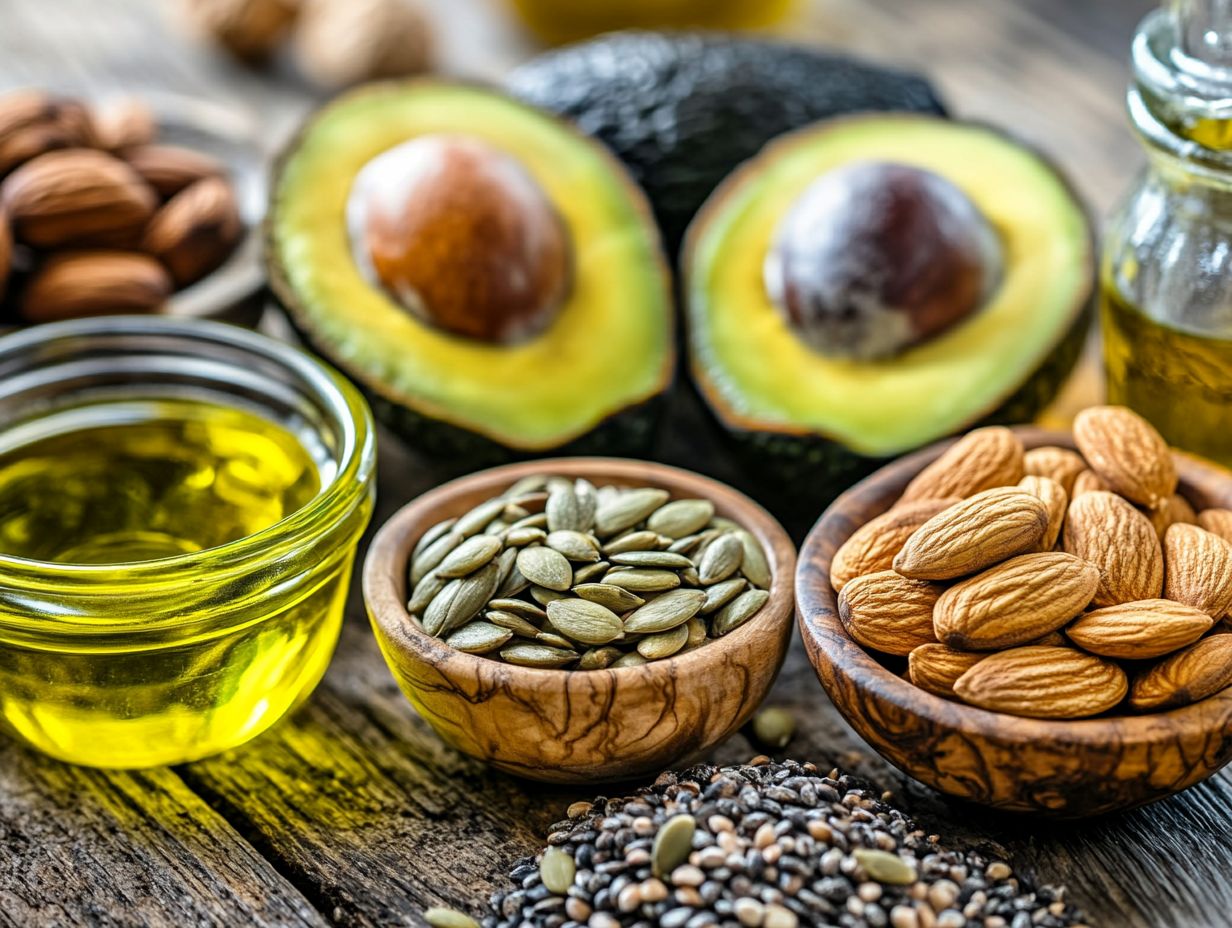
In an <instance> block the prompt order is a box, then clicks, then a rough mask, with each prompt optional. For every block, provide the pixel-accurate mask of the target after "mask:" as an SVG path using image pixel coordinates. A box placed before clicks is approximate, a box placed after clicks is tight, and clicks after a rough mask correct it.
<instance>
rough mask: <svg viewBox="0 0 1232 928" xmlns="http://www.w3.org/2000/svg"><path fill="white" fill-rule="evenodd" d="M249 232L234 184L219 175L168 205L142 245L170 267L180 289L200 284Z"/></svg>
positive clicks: (160, 212)
mask: <svg viewBox="0 0 1232 928" xmlns="http://www.w3.org/2000/svg"><path fill="white" fill-rule="evenodd" d="M243 230H244V224H243V222H242V221H241V220H240V214H239V209H238V207H237V206H236V203H235V195H234V194H233V193H232V192H231V185H230V184H228V183H227V182H226V181H225V180H223V179H222V178H219V177H207V178H205V180H199V181H197V182H196V183H195V184H193V185H192V186H190V187H188V188H187V189H186V190H184V191H182V192H180V193H178V194H176V195H175V196H174V197H172V198H171V199H170V200H168V201H167V205H166V206H164V207H163V208H162V209H160V210H159V211H158V213H157V215H155V216H154V218H153V219H152V220H151V221H150V226H149V228H148V229H147V230H146V233H145V238H144V240H143V241H142V250H144V251H148V252H149V253H150V254H152V255H154V256H155V257H156V258H158V259H159V260H160V261H162V262H163V264H165V265H166V266H167V269H168V270H169V271H171V276H172V277H173V278H174V279H175V282H176V284H177V285H178V286H181V287H184V286H187V285H188V284H191V283H194V282H195V281H197V280H200V279H201V278H202V277H204V276H205V275H206V274H208V273H209V272H210V271H212V270H214V269H215V268H217V267H218V266H219V265H220V264H222V263H223V261H225V260H226V259H227V256H228V255H230V254H231V252H232V251H234V250H235V245H236V243H237V242H238V241H239V238H240V235H241V233H242V232H243Z"/></svg>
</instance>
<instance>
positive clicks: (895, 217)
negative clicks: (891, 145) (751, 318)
mask: <svg viewBox="0 0 1232 928" xmlns="http://www.w3.org/2000/svg"><path fill="white" fill-rule="evenodd" d="M1001 265H1002V254H1001V243H1000V240H999V238H998V236H997V233H996V231H995V230H994V229H993V227H992V225H991V224H990V223H989V222H988V220H987V218H986V217H985V216H984V215H983V213H981V212H980V210H979V209H978V208H977V207H976V206H975V204H974V203H972V201H971V200H970V199H969V198H968V197H967V195H966V194H965V193H963V191H962V190H960V189H959V188H958V187H957V186H956V185H955V184H953V183H952V182H950V181H949V180H947V179H946V178H944V177H942V176H941V175H939V174H936V173H933V172H931V171H926V170H923V169H921V168H917V167H914V166H911V165H906V164H897V163H890V162H882V161H856V162H853V163H851V164H848V165H845V166H843V167H839V168H836V169H834V170H832V171H828V172H826V173H825V174H823V175H821V176H820V177H818V178H817V179H816V180H814V181H813V182H812V183H811V184H810V185H809V186H808V187H807V188H806V189H805V190H804V192H803V193H802V194H801V195H800V196H799V198H798V199H797V200H796V202H795V204H794V205H793V206H792V208H791V209H790V210H789V211H788V213H787V215H786V216H785V217H784V218H783V220H782V221H781V222H780V224H779V226H778V229H777V231H776V233H775V237H774V241H773V244H772V247H771V249H770V251H769V253H768V254H767V257H766V261H765V265H764V269H763V274H764V282H765V286H766V290H767V293H768V294H769V296H770V298H771V299H772V300H773V301H774V303H775V305H776V306H777V307H778V309H779V311H780V312H781V313H782V314H783V315H784V316H785V317H786V319H787V321H788V323H789V324H790V325H791V327H792V329H793V330H794V331H795V332H796V333H797V334H798V335H799V337H800V338H801V339H803V340H804V341H805V342H806V343H807V344H808V345H810V346H811V347H812V348H814V349H815V350H817V351H818V352H820V353H822V354H825V355H830V356H836V357H844V358H853V359H860V360H871V359H877V358H884V357H889V356H891V355H894V354H897V353H899V352H901V351H903V350H904V349H906V348H908V347H911V346H912V345H916V344H919V343H921V342H923V341H926V340H927V339H929V338H932V337H934V336H935V335H937V334H938V333H940V332H942V331H943V330H945V329H947V328H949V327H950V326H952V325H954V324H955V323H957V322H959V321H961V320H962V319H964V318H966V317H967V316H969V315H971V314H972V313H974V312H975V311H976V310H978V309H979V307H980V306H981V305H982V304H983V303H984V302H985V300H986V299H987V298H988V296H989V294H991V293H992V291H993V290H994V288H995V287H996V285H997V282H998V281H999V279H1000V276H1001Z"/></svg>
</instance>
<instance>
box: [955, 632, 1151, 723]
mask: <svg viewBox="0 0 1232 928" xmlns="http://www.w3.org/2000/svg"><path fill="white" fill-rule="evenodd" d="M1128 689H1129V681H1128V679H1127V678H1126V676H1125V671H1123V670H1122V669H1121V668H1120V667H1118V666H1117V665H1116V664H1114V663H1112V662H1111V661H1106V660H1104V659H1103V658H1100V657H1095V656H1094V655H1091V654H1083V653H1082V652H1081V651H1078V650H1076V649H1074V648H1050V647H1039V646H1029V647H1023V648H1012V649H1010V650H1008V651H999V652H998V653H996V654H990V655H989V656H988V657H986V658H984V660H982V661H980V662H979V663H978V664H976V665H975V666H974V667H972V668H971V669H970V670H968V671H967V672H966V673H964V674H963V675H962V676H961V677H959V678H958V680H957V681H956V682H955V683H954V692H955V694H957V696H958V697H959V698H960V699H961V700H962V701H963V702H965V703H968V704H970V705H973V706H978V707H980V708H981V709H988V710H989V711H992V712H1005V713H1007V714H1009V715H1019V716H1025V717H1027V718H1037V719H1080V718H1086V717H1088V716H1092V715H1098V714H1099V713H1101V712H1107V711H1108V710H1109V709H1111V708H1113V707H1114V706H1116V705H1117V704H1118V703H1119V702H1120V701H1121V700H1122V699H1124V698H1125V693H1126V692H1127V691H1128Z"/></svg>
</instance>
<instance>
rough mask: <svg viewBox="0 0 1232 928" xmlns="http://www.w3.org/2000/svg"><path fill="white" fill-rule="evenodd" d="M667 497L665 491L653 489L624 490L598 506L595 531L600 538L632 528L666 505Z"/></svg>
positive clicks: (668, 495)
mask: <svg viewBox="0 0 1232 928" xmlns="http://www.w3.org/2000/svg"><path fill="white" fill-rule="evenodd" d="M669 497H670V494H669V493H668V492H667V491H666V490H659V489H655V488H654V487H642V488H640V489H634V490H625V491H624V492H623V493H621V494H620V495H619V496H617V497H616V498H615V499H613V500H612V501H611V502H609V503H607V504H603V503H600V504H599V508H598V509H597V510H596V511H595V531H596V532H597V533H598V535H599V536H600V537H601V538H602V537H610V536H612V535H615V534H616V533H617V532H623V531H624V530H625V529H627V528H632V527H633V526H634V525H637V523H639V522H641V521H642V520H643V519H645V518H646V517H647V516H648V515H650V514H651V513H652V512H654V511H655V510H656V509H658V508H659V507H660V506H662V505H663V504H664V503H666V502H667V500H668V498H669Z"/></svg>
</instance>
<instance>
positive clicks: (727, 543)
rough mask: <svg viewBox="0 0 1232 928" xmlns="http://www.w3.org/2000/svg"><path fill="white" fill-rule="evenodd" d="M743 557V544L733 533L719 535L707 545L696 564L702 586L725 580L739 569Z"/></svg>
mask: <svg viewBox="0 0 1232 928" xmlns="http://www.w3.org/2000/svg"><path fill="white" fill-rule="evenodd" d="M743 557H744V546H743V545H742V544H740V539H739V538H737V537H736V536H735V535H732V534H727V535H720V536H719V537H718V538H716V539H715V540H714V541H713V542H711V544H709V545H707V547H706V550H705V552H704V553H703V554H702V556H701V560H700V561H699V562H698V564H697V574H698V579H699V582H700V583H701V584H702V586H710V584H712V583H718V582H719V581H720V580H726V579H727V578H728V577H730V576H731V575H732V574H734V573H735V572H736V571H737V570H739V569H740V561H741V559H742V558H743Z"/></svg>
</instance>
